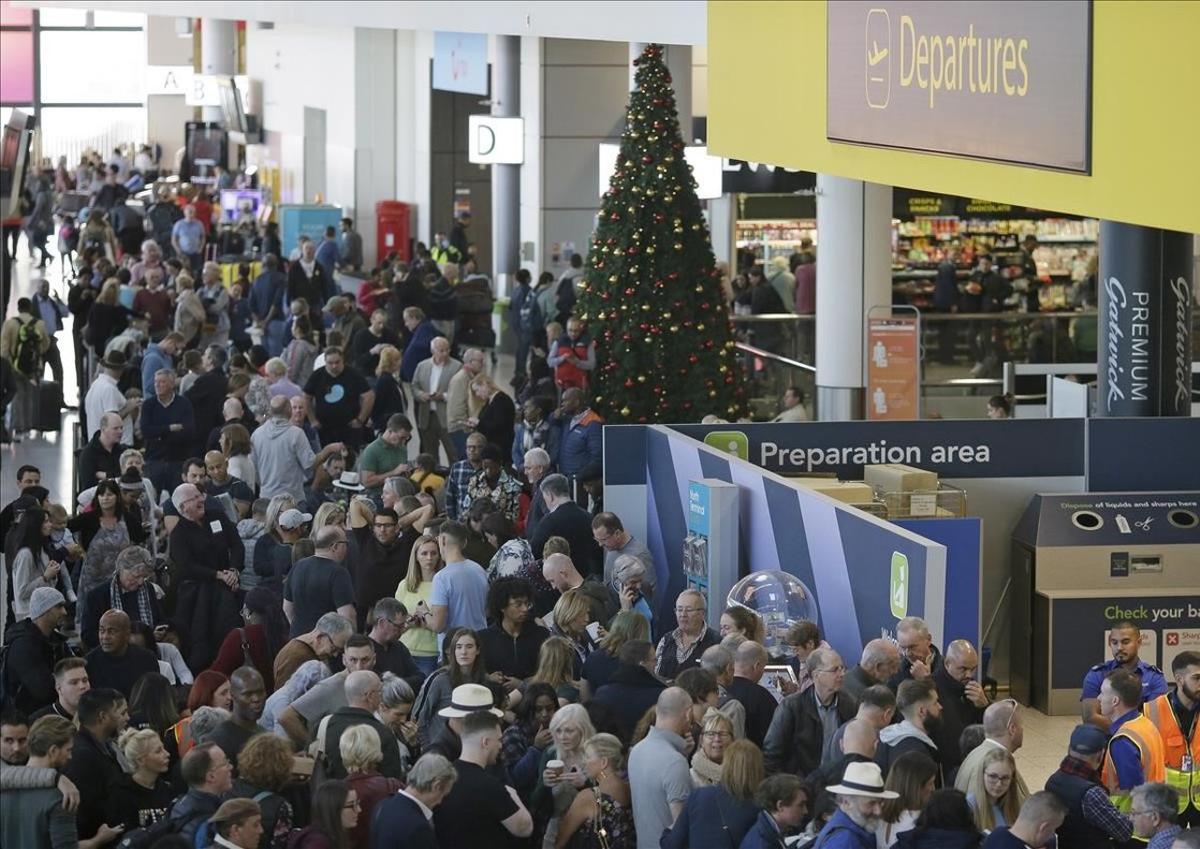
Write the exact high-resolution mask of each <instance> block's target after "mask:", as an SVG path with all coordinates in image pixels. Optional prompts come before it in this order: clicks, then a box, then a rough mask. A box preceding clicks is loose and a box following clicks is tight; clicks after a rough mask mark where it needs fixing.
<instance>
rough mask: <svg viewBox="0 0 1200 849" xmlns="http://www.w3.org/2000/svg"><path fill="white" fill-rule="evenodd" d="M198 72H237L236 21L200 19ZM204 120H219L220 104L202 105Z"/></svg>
mask: <svg viewBox="0 0 1200 849" xmlns="http://www.w3.org/2000/svg"><path fill="white" fill-rule="evenodd" d="M200 73H202V74H224V75H226V76H233V75H234V74H236V73H237V22H236V21H225V20H218V19H217V18H203V19H201V21H200ZM203 115H204V120H205V121H221V120H223V119H224V117H225V116H224V112H222V110H221V107H220V106H205V107H204V113H203Z"/></svg>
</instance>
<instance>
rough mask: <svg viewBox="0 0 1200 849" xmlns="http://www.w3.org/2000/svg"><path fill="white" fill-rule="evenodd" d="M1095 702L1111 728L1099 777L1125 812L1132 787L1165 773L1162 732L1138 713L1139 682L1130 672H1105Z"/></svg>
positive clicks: (1113, 800) (1159, 777)
mask: <svg viewBox="0 0 1200 849" xmlns="http://www.w3.org/2000/svg"><path fill="white" fill-rule="evenodd" d="M1099 702H1100V713H1101V715H1103V717H1104V718H1105V719H1107V720H1108V722H1109V728H1110V729H1111V731H1112V738H1111V739H1110V740H1109V742H1108V751H1107V752H1106V753H1105V756H1104V767H1103V769H1101V771H1100V780H1101V783H1103V784H1104V786H1105V788H1107V790H1108V795H1109V798H1110V799H1112V803H1113V804H1114V805H1115V806H1116V807H1117V810H1119V811H1122V812H1128V811H1129V808H1130V800H1129V792H1130V791H1131V790H1133V788H1135V787H1140V786H1141V785H1143V784H1145V783H1146V782H1148V781H1162V780H1163V779H1164V778H1165V777H1166V770H1165V768H1164V766H1163V763H1164V760H1165V755H1164V751H1163V742H1162V736H1161V735H1160V734H1159V733H1158V729H1157V728H1155V727H1154V723H1153V722H1151V721H1150V720H1149V719H1147V718H1146V717H1145V716H1143V715H1142V711H1141V705H1142V682H1141V679H1139V678H1138V677H1137V676H1136V675H1134V674H1133V673H1131V672H1129V671H1127V670H1124V669H1118V670H1115V671H1114V672H1111V673H1109V675H1108V677H1107V678H1105V679H1104V683H1103V684H1101V685H1100V698H1099Z"/></svg>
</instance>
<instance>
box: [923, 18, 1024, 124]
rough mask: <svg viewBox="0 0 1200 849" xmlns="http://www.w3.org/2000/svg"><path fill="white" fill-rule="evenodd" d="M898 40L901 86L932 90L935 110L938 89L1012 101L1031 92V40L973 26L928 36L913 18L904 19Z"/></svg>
mask: <svg viewBox="0 0 1200 849" xmlns="http://www.w3.org/2000/svg"><path fill="white" fill-rule="evenodd" d="M899 40H900V44H899V47H900V51H899V52H900V56H899V59H900V85H902V86H904V87H905V88H908V87H911V86H912V85H913V84H914V83H915V84H916V86H917V88H920V89H925V90H928V91H929V108H930V109H933V108H934V99H935V95H936V92H938V91H953V92H967V93H969V94H980V95H994V94H1000V93H1001V92H1003V93H1004V94H1005V95H1006V96H1008V97H1024V96H1025V95H1026V93H1027V92H1028V91H1029V67H1028V65H1026V63H1025V52H1026V51H1027V50H1028V49H1029V39H1028V38H1020V39H1017V38H1014V37H1012V36H983V35H976V33H975V25H974V24H970V25H969V26H968V27H967V31H966V33H964V34H962V35H957V36H956V35H927V34H925V33H922V32H920V31H919V30H918V28H917V24H916V22H915V21H914V20H913V18H912V16H910V15H901V16H900V39H899Z"/></svg>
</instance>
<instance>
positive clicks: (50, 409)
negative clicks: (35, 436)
mask: <svg viewBox="0 0 1200 849" xmlns="http://www.w3.org/2000/svg"><path fill="white" fill-rule="evenodd" d="M62 408H63V388H62V384H61V383H57V382H56V381H53V380H43V381H42V382H41V383H40V384H39V385H38V404H37V423H36V424H35V425H34V428H33V429H34V430H43V431H45V430H60V429H61V428H62Z"/></svg>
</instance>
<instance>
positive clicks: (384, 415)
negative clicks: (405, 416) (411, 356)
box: [371, 345, 408, 434]
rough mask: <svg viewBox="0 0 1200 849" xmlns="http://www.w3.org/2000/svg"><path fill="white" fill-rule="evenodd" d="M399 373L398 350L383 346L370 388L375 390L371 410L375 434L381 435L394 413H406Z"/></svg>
mask: <svg viewBox="0 0 1200 849" xmlns="http://www.w3.org/2000/svg"><path fill="white" fill-rule="evenodd" d="M399 371H400V349H399V348H397V347H395V346H394V345H384V347H383V350H381V351H380V352H379V365H378V366H376V367H375V378H374V379H373V380H372V381H371V388H372V389H374V390H375V406H374V407H372V408H371V427H372V428H373V429H374V431H375V433H377V434H378V433H383V431H384V430H385V429H386V428H387V420H388V419H390V418H391V417H392V416H394V415H395V414H396V413H404V412H407V408H408V403H407V401H406V400H405V398H404V389H403V388H401V386H400V383H399V381H397V380H396V374H397V373H398V372H399Z"/></svg>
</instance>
